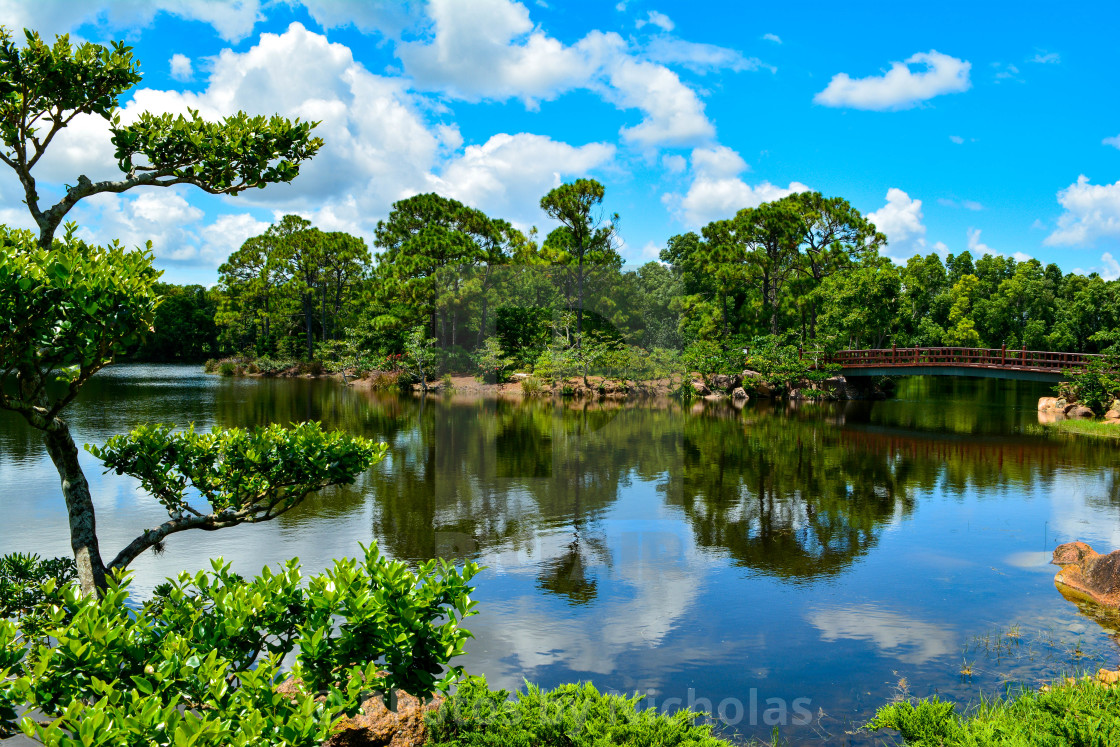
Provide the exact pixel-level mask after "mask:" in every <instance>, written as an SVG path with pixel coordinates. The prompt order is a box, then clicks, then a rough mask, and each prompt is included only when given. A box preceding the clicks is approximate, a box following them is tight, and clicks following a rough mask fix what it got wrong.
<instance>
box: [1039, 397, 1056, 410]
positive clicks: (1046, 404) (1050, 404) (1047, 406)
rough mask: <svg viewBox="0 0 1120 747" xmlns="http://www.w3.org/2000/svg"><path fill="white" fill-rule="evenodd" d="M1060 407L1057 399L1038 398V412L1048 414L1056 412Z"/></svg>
mask: <svg viewBox="0 0 1120 747" xmlns="http://www.w3.org/2000/svg"><path fill="white" fill-rule="evenodd" d="M1057 407H1058V398H1057V397H1039V398H1038V411H1039V412H1046V411H1047V410H1055V409H1057Z"/></svg>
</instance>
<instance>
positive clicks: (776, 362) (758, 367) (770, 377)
mask: <svg viewBox="0 0 1120 747" xmlns="http://www.w3.org/2000/svg"><path fill="white" fill-rule="evenodd" d="M745 347H746V349H747V351H748V353H747V360H746V364H747V368H749V369H751V370H754V371H757V372H758V373H759V374H760V375H761V376H762V378H763V380H764V381H766V382H767V383H768V384H770V385H771V386H775V387H778V388H780V389H782V390H786V391H788V390H789V389H792V388H794V387H796V386H797V384H798V382H800V381H802V380H807V381H810V382H820V381H824V380H825V379H827V378H829V377H830V376H835V375H836V373H837V372H838V371H839V370H840V367H839V366H838V365H836V364H817V365H815V364H814V361H813V358H812V357H811V356H809V355H805V356H802V354H801V352H800V351H799V349H798V347H797V346H796V345H794V344H792V343H789V342H787V341H785V340H783V339H782V338H781V337H778V336H774V335H766V336H764V337H755V338H754V339H752V340H751V341H750V343H749V344H748V345H747V346H745Z"/></svg>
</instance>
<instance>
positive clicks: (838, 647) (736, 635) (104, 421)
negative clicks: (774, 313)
mask: <svg viewBox="0 0 1120 747" xmlns="http://www.w3.org/2000/svg"><path fill="white" fill-rule="evenodd" d="M1048 393H1049V392H1048V390H1047V387H1046V386H1045V385H1037V384H1030V383H1024V382H1020V383H1014V382H1004V381H997V380H966V379H960V380H953V379H940V378H915V379H904V380H901V382H900V386H899V388H898V392H897V396H896V397H895V398H894V399H892V400H889V401H885V402H851V403H833V404H800V405H796V406H791V407H785V406H774V405H772V404H770V403H753V402H752V403H750V404H748V405H747V406H746V407H745V408H743V409H735V408H733V407H731V406H730V405H727V404H720V403H714V404H712V403H701V404H697V405H686V406H681V405H680V404H678V403H676V402H668V401H650V402H634V403H625V404H623V405H618V404H617V403H614V404H604V405H598V404H588V403H581V402H562V403H553V402H539V401H526V402H520V401H514V402H511V401H494V400H483V399H471V398H467V397H455V396H452V397H449V398H434V399H432V398H430V399H428V400H425V401H423V402H422V401H420V400H419V399H413V398H402V397H378V396H377V395H374V394H371V393H368V392H360V391H354V390H351V389H348V388H346V387H344V386H342V385H340V384H338V383H335V382H327V381H307V380H290V379H283V380H279V379H272V380H247V379H224V378H218V377H214V376H207V375H205V374H203V373H201V371H200V370H199V369H197V368H195V367H182V366H132V365H129V366H116V367H113V368H110V369H108V370H106V371H105V372H103V373H102V374H99V375H98V376H97V377H95V378H94V380H93V381H91V383H90V384H89V385H88V386H87V388H86V390H85V391H84V392H83V394H82V396H81V397H80V399H79V401H78V402H77V403H75V405H73V406H72V408H71V410H70V412H69V420H70V423H71V427H72V429H73V431H74V432H75V438H76V439H77V440H78V441H79V443H81V442H92V443H98V444H100V443H104V441H105V440H106V439H107V438H108V437H109V436H111V435H113V434H115V433H119V432H122V431H125V430H127V429H128V428H130V427H133V426H135V425H138V424H140V423H145V422H170V423H175V424H178V425H186V424H187V423H190V422H193V423H194V424H195V426H196V427H197V428H209V427H211V426H215V425H220V426H234V425H237V426H243V425H250V424H258V423H269V422H280V423H288V422H292V421H302V420H307V419H315V420H322V421H323V422H324V424H325V425H327V426H329V427H336V428H343V429H346V430H347V431H350V432H352V433H358V434H362V435H365V436H369V437H372V438H376V439H379V440H384V441H386V442H388V443H389V444H390V446H391V449H390V456H389V458H388V459H387V460H386V461H385V462H384V463H382V464H381V465H378V466H377V467H375V468H373V469H372V470H370V472H368V473H367V474H366V475H364V476H363V477H362V479H361V480H360V481H359V482H358V483H357V484H355V485H353V486H350V487H347V488H343V489H336V490H331V491H328V492H327V493H326V494H324V495H322V496H320V497H317V498H314V499H311V500H309V501H307V502H306V503H305V504H303V505H302V506H300V507H299V508H297V509H295V510H293V511H291V512H290V513H288V514H287V515H285V516H283V517H281V518H280V519H278V520H277V521H274V522H272V523H269V524H262V525H256V526H242V527H237V528H235V529H230V530H223V531H220V532H212V533H205V532H197V533H187V534H182V535H178V536H175V537H172V538H171V539H170V540H169V541H168V542H167V546H166V549H165V551H164V552H163V553H162V554H160V555H154V554H152V553H146V554H145V555H143V556H142V557H141V558H140V559H138V560H137V562H136V563H135V564H134V566H133V569H134V571H135V579H136V581H135V585H134V588H135V589H136V590H137V592H138V593H139V594H140V595H144V594H146V593H149V592H150V590H151V589H152V587H153V586H154V585H155V584H156V583H158V582H159V581H160V580H162V578H163V577H164V576H166V575H169V574H172V573H174V572H177V571H179V570H181V569H188V570H195V569H200V568H207V567H208V566H209V563H208V560H207V559H208V558H210V557H211V556H217V555H222V556H224V557H225V558H227V559H229V560H231V561H233V562H234V564H235V568H237V570H239V571H240V572H242V573H254V572H256V571H258V570H259V569H260V568H261V566H263V565H265V564H272V563H277V562H279V561H281V560H284V559H287V558H289V557H292V556H298V557H300V558H301V559H302V560H303V563H304V567H305V570H307V571H317V570H319V569H321V568H323V567H325V566H326V565H327V564H328V563H329V562H330V560H331V559H332V558H334V557H338V556H343V555H355V554H357V553H358V552H359V543H368V542H372V541H377V542H378V543H379V545H380V546H381V548H382V549H383V550H384V551H385V552H386V553H388V554H389V555H391V556H393V557H396V558H400V559H403V560H407V561H421V560H426V559H429V558H432V557H437V556H440V557H452V558H460V559H461V558H471V559H477V560H478V561H479V562H480V563H482V564H484V565H485V566H487V570H485V571H484V572H483V573H482V574H481V575H480V576H479V577H478V578H477V579H476V580H477V585H478V590H477V593H476V594H475V597H476V598H477V599H478V600H479V602H480V606H479V609H480V610H481V614H479V615H478V616H477V617H474V618H471V620H470V621H469V624H468V627H469V628H470V629H471V630H472V631H473V632H474V634H475V636H476V637H475V639H474V641H472V643H471V645H470V653H469V655H468V656H467V657H466V658H465V659H464V660H463V661H462V663H464V664H465V665H466V667H467V669H468V670H469V671H470V672H471V673H474V674H485V675H486V676H487V678H488V679H489V681H490V683H491V685H492V686H501V687H505V688H510V689H516V688H518V687H520V686H521V685H522V683H523V681H524V680H526V679H527V680H529V681H532V682H535V683H539V684H541V685H544V686H553V685H556V684H558V683H561V682H565V681H573V680H584V681H588V680H590V681H593V682H594V683H595V684H596V685H597V686H598V687H599V688H600V689H604V690H615V691H623V692H635V691H637V692H640V693H642V694H644V695H646V696H647V702H648V703H649V704H650V705H652V706H655V707H658V708H662V707H664V708H674V707H676V706H679V705H690V704H691V705H692V706H693V707H694V708H698V709H704V710H710V711H711V712H717V711H718V712H720V713H721V715H723V716H724V717H725V718H726V720H727V721H728V722H732V725H730V726H727V727H725V735H726V736H730V737H737V736H741V737H744V738H745V737H751V736H758V737H763V738H767V739H768V738H769V737H770V734H771V731H772V724H773V723H774V722H779V723H780V724H781V733H782V736H783V737H784V738H786V739H789V740H791V741H792V743H793V744H825V745H833V744H835V745H841V744H871V743H876V741H877V740H878V739H880V738H878V737H875V736H874V735H868V734H866V733H861V732H858V731H857V729H858V727H859V725H861V724H862V723H864V722H865V721H866V720H867V719H868V718H870V717H871V715H872V714H873V713H874V710H875V708H876V707H877V706H878V705H880V704H882V703H884V702H886V701H888V700H890V699H891V698H895V697H904V696H916V697H924V696H928V695H932V694H935V693H936V694H940V695H941V696H942V697H947V698H952V699H955V700H957V701H958V702H961V703H974V702H976V701H977V700H978V699H979V698H980V696H981V695H985V696H990V695H998V694H1001V693H1002V692H1004V689H1005V687H1006V686H1008V685H1009V684H1011V685H1018V684H1024V685H1027V686H1031V687H1033V686H1036V685H1037V684H1038V683H1039V682H1040V681H1041V679H1044V678H1050V677H1054V676H1057V675H1060V674H1062V673H1065V672H1070V671H1073V670H1074V669H1081V668H1092V667H1096V666H1098V665H1107V666H1111V667H1115V666H1116V664H1117V655H1118V653H1120V647H1118V645H1117V643H1116V642H1115V639H1114V638H1113V636H1114V635H1116V634H1115V631H1114V630H1112V628H1113V624H1112V623H1111V622H1110V621H1108V620H1101V621H1099V622H1098V619H1097V618H1096V617H1095V616H1094V615H1092V614H1091V613H1090V612H1089V611H1088V610H1082V609H1079V608H1078V607H1077V606H1075V605H1074V604H1072V603H1070V602H1067V601H1066V600H1065V599H1063V598H1062V597H1061V596H1060V595H1059V593H1058V592H1057V591H1056V589H1055V587H1054V584H1053V575H1054V571H1055V568H1054V567H1053V566H1051V565H1049V560H1050V553H1051V552H1052V550H1053V548H1054V546H1055V545H1057V544H1059V543H1062V542H1066V541H1070V540H1074V539H1080V540H1084V541H1087V542H1089V543H1090V544H1092V545H1094V547H1096V548H1097V549H1098V550H1102V551H1103V550H1110V549H1113V548H1116V547H1120V521H1118V519H1120V471H1118V469H1117V460H1116V447H1115V446H1114V445H1113V444H1112V443H1111V442H1107V441H1099V440H1090V439H1074V438H1070V437H1066V436H1061V435H1056V434H1053V433H1049V432H1047V431H1045V430H1043V429H1042V428H1040V427H1039V426H1038V424H1037V422H1038V421H1037V414H1036V412H1035V403H1036V401H1037V399H1038V397H1039V396H1042V395H1046V394H1048ZM84 466H85V468H86V472H87V475H88V476H89V477H90V480H91V484H92V488H93V492H94V496H95V502H96V504H97V508H98V527H99V534H100V536H101V547H102V552H103V553H104V554H105V555H106V556H108V557H111V556H112V555H113V554H115V552H116V551H117V549H119V548H120V547H121V546H123V545H124V544H125V543H127V542H128V541H129V540H130V539H131V538H133V537H134V536H136V535H137V534H138V533H139V532H140V531H141V530H142V529H143V528H145V527H149V526H153V525H155V524H157V523H158V522H159V521H161V519H162V518H163V517H164V516H165V515H164V514H162V512H161V510H160V509H159V506H158V504H156V503H155V501H153V500H151V499H150V498H148V497H146V496H145V495H144V494H143V493H142V492H140V491H138V490H137V487H136V484H135V482H134V481H132V480H130V479H128V478H123V477H119V476H116V475H102V474H101V472H100V470H99V469H98V464H97V462H96V461H95V460H93V459H92V458H91V457H89V455H88V454H86V455H85V460H84ZM0 505H2V506H3V508H4V519H5V520H4V521H3V522H2V523H0V551H2V552H11V551H33V552H37V553H39V554H41V555H45V556H53V555H63V554H67V553H68V551H69V543H68V538H67V534H66V516H65V512H64V509H63V504H62V499H61V495H60V492H59V486H58V477H57V475H56V473H55V472H54V469H53V467H52V466H51V464H50V462H49V460H48V458H47V457H46V454H45V452H44V449H43V447H42V445H41V443H40V440H39V438H38V436H37V434H36V433H34V432H32V431H31V430H30V429H28V428H27V427H26V426H24V425H23V423H22V422H21V421H18V420H17V419H16V418H14V417H12V416H11V415H10V414H8V413H0ZM806 722H807V723H806Z"/></svg>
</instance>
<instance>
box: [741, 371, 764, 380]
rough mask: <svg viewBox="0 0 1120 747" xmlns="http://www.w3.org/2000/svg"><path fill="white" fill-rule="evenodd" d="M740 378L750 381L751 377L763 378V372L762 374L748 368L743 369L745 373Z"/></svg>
mask: <svg viewBox="0 0 1120 747" xmlns="http://www.w3.org/2000/svg"><path fill="white" fill-rule="evenodd" d="M740 378H741V380H742V381H750V380H751V379H761V378H762V374H760V373H759V372H758V371H752V370H750V369H749V368H747V369H744V370H743V374H742V376H741V377H740Z"/></svg>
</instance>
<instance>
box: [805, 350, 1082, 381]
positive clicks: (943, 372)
mask: <svg viewBox="0 0 1120 747" xmlns="http://www.w3.org/2000/svg"><path fill="white" fill-rule="evenodd" d="M806 355H808V353H806ZM1101 357H1102V356H1099V355H1090V354H1087V353H1052V352H1047V351H1042V350H1026V349H1025V348H1024V349H1022V350H1008V349H1007V348H1006V347H1003V348H920V347H915V348H898V347H894V348H878V349H873V350H840V351H837V352H835V353H829V354H826V355H825V356H824V360H825V362H827V363H835V364H838V365H839V366H840V372H841V373H842V374H844V375H845V376H983V377H991V378H1000V379H1025V380H1031V381H1060V380H1062V379H1063V378H1066V377H1067V376H1068V374H1069V372H1070V371H1076V370H1078V369H1081V368H1084V367H1085V366H1086V365H1087V364H1088V363H1090V362H1091V361H1093V360H1095V359H1098V358H1101Z"/></svg>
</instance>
